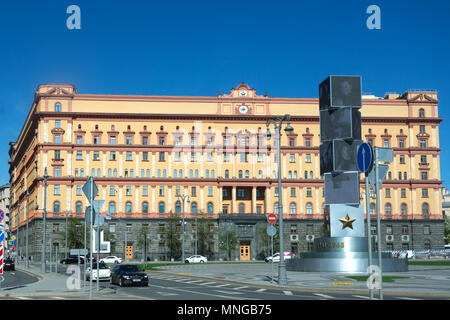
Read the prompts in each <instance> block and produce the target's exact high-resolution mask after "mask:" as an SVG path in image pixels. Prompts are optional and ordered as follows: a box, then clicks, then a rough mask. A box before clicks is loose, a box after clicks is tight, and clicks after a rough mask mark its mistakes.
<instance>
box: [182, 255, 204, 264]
mask: <svg viewBox="0 0 450 320" xmlns="http://www.w3.org/2000/svg"><path fill="white" fill-rule="evenodd" d="M184 262H186V263H205V262H208V259H207V258H206V257H204V256H200V255H194V256H190V257H189V258H187V259H185V260H184Z"/></svg>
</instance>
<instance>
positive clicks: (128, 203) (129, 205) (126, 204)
mask: <svg viewBox="0 0 450 320" xmlns="http://www.w3.org/2000/svg"><path fill="white" fill-rule="evenodd" d="M131 211H132V206H131V201H127V202H126V203H125V212H126V213H131Z"/></svg>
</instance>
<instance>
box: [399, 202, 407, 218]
mask: <svg viewBox="0 0 450 320" xmlns="http://www.w3.org/2000/svg"><path fill="white" fill-rule="evenodd" d="M400 214H401V215H402V216H406V215H407V214H408V210H407V206H406V203H402V204H401V206H400Z"/></svg>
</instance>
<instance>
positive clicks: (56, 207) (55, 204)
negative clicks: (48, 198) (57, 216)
mask: <svg viewBox="0 0 450 320" xmlns="http://www.w3.org/2000/svg"><path fill="white" fill-rule="evenodd" d="M59 210H60V203H59V201H55V202H53V212H54V213H59Z"/></svg>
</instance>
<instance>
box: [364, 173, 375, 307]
mask: <svg viewBox="0 0 450 320" xmlns="http://www.w3.org/2000/svg"><path fill="white" fill-rule="evenodd" d="M364 175H365V180H366V215H367V239H368V240H367V246H368V251H369V252H368V253H369V254H368V256H369V261H368V262H369V264H368V265H369V267H370V266H371V265H372V235H371V230H372V227H371V221H370V192H369V174H368V173H367V172H366V173H365V174H364ZM369 276H370V274H369ZM369 294H370V300H373V289H372V287H370V288H369Z"/></svg>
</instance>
